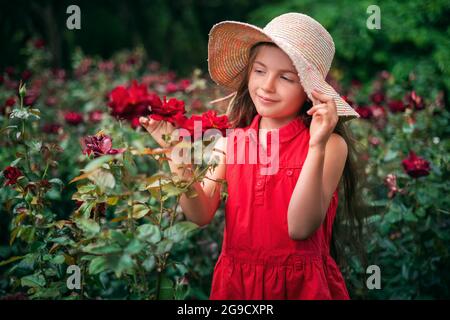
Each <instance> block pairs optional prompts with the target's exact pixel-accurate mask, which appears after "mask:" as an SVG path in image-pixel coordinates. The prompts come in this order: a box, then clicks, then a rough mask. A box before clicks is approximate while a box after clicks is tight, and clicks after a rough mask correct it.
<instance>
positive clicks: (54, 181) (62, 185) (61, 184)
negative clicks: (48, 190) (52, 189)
mask: <svg viewBox="0 0 450 320" xmlns="http://www.w3.org/2000/svg"><path fill="white" fill-rule="evenodd" d="M48 182H50V183H53V184H57V185H58V186H59V188H60V191H62V189H63V188H64V183H63V182H62V181H61V179H58V178H53V179H50V180H48Z"/></svg>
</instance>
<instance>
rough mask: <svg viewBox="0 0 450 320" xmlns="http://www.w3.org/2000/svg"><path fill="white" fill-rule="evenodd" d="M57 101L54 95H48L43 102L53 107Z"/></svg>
mask: <svg viewBox="0 0 450 320" xmlns="http://www.w3.org/2000/svg"><path fill="white" fill-rule="evenodd" d="M57 103H58V99H56V98H55V97H54V96H49V97H47V99H45V104H46V105H48V106H49V107H53V106H54V105H55V104H57Z"/></svg>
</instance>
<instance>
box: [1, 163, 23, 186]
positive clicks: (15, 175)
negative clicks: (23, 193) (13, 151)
mask: <svg viewBox="0 0 450 320" xmlns="http://www.w3.org/2000/svg"><path fill="white" fill-rule="evenodd" d="M3 175H4V176H5V178H6V183H5V186H8V185H14V184H16V183H17V179H19V177H22V176H23V174H22V172H21V171H20V170H19V169H17V168H16V167H10V166H8V167H6V169H5V170H3Z"/></svg>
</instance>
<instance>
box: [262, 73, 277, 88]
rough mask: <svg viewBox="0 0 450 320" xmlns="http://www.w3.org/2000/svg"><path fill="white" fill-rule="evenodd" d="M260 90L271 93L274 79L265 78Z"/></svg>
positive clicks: (271, 77) (272, 77) (269, 76)
mask: <svg viewBox="0 0 450 320" xmlns="http://www.w3.org/2000/svg"><path fill="white" fill-rule="evenodd" d="M262 88H263V89H264V91H267V92H273V91H274V89H275V77H274V76H271V75H268V76H267V77H265V79H264V82H263V85H262Z"/></svg>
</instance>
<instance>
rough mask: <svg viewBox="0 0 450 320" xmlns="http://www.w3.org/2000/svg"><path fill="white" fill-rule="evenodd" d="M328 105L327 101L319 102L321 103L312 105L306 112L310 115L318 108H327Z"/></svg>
mask: <svg viewBox="0 0 450 320" xmlns="http://www.w3.org/2000/svg"><path fill="white" fill-rule="evenodd" d="M326 105H327V104H326V103H319V104H316V105H315V106H313V107H311V109H309V110H308V111H307V112H306V113H307V114H309V115H311V114H313V113H314V112H316V111H317V110H319V109H321V108H325V107H326Z"/></svg>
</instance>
